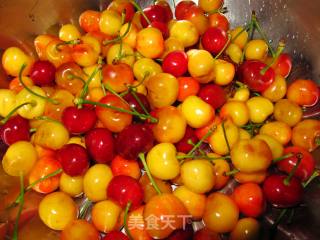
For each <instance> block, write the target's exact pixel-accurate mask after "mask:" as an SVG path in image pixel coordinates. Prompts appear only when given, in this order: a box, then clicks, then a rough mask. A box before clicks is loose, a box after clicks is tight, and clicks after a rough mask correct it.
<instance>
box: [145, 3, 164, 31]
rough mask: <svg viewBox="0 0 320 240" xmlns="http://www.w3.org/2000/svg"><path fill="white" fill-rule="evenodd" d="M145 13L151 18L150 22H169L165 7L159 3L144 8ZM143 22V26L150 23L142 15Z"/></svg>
mask: <svg viewBox="0 0 320 240" xmlns="http://www.w3.org/2000/svg"><path fill="white" fill-rule="evenodd" d="M143 12H144V14H145V15H146V16H147V18H148V19H149V20H150V22H155V21H157V22H163V23H166V22H167V14H166V11H165V10H164V8H163V7H161V6H159V5H150V6H148V7H146V8H145V9H143ZM140 20H141V24H142V26H143V27H147V26H148V23H147V21H146V19H145V18H144V17H143V16H142V15H141V17H140Z"/></svg>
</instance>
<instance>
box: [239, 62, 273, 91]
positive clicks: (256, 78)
mask: <svg viewBox="0 0 320 240" xmlns="http://www.w3.org/2000/svg"><path fill="white" fill-rule="evenodd" d="M266 66H267V65H266V64H265V63H262V62H259V61H254V60H253V61H245V62H244V63H243V64H242V65H241V66H240V67H239V70H238V73H239V80H240V81H241V82H243V83H244V84H246V85H248V87H249V88H250V89H251V90H252V91H256V92H263V91H265V90H266V89H267V88H268V87H269V86H270V85H271V84H272V83H273V82H274V80H275V72H274V70H273V69H272V68H269V69H268V70H267V71H266V72H265V74H261V71H262V70H263V69H264V68H265V67H266Z"/></svg>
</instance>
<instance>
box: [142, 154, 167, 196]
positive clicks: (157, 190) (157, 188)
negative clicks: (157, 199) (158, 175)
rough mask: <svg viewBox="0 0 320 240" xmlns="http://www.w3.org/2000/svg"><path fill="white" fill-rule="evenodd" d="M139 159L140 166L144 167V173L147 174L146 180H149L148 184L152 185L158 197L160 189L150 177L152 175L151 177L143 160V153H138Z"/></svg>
mask: <svg viewBox="0 0 320 240" xmlns="http://www.w3.org/2000/svg"><path fill="white" fill-rule="evenodd" d="M139 158H140V160H141V162H142V165H143V167H144V170H146V173H147V175H148V178H149V180H150V182H151V183H152V186H153V187H154V189H155V190H156V192H157V193H158V194H159V195H161V194H162V192H161V190H160V188H159V187H158V185H157V184H156V182H155V181H154V179H153V177H152V175H151V173H150V170H149V168H148V165H147V162H146V159H145V157H144V153H140V154H139Z"/></svg>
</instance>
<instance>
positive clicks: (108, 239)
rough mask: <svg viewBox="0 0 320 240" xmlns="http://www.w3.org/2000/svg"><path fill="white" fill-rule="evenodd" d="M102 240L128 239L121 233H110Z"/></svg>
mask: <svg viewBox="0 0 320 240" xmlns="http://www.w3.org/2000/svg"><path fill="white" fill-rule="evenodd" d="M102 240H130V239H129V238H128V237H127V235H125V234H124V233H122V232H119V231H111V232H109V233H107V235H106V236H105V237H103V238H102Z"/></svg>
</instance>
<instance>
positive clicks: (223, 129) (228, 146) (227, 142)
mask: <svg viewBox="0 0 320 240" xmlns="http://www.w3.org/2000/svg"><path fill="white" fill-rule="evenodd" d="M224 123H225V121H223V122H222V123H221V127H222V132H223V137H224V140H225V141H226V144H227V148H228V152H229V153H230V151H231V148H230V144H229V140H228V137H227V133H226V128H225V126H224Z"/></svg>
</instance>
